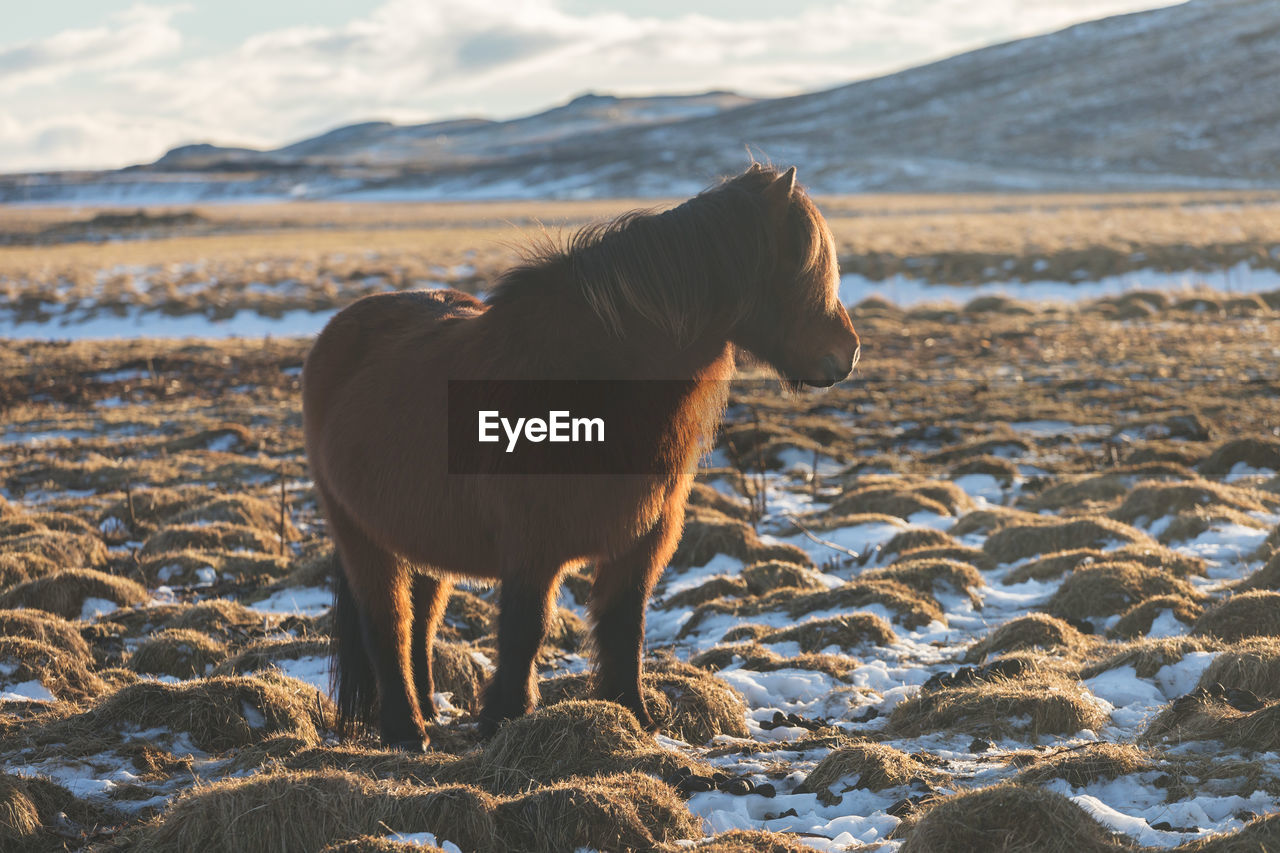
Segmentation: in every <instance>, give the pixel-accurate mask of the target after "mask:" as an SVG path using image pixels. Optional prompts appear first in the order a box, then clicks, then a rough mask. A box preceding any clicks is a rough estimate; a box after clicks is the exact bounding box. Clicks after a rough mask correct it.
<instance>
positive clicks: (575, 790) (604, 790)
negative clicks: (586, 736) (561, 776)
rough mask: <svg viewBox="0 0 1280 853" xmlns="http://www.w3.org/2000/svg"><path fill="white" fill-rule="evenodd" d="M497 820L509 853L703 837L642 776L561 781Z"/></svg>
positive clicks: (662, 788) (675, 803)
mask: <svg viewBox="0 0 1280 853" xmlns="http://www.w3.org/2000/svg"><path fill="white" fill-rule="evenodd" d="M495 818H496V820H497V824H498V835H499V837H500V838H502V839H503V840H504V843H505V844H507V845H510V846H508V847H506V848H505V849H508V850H524V851H530V853H559V851H565V850H580V849H583V848H586V849H592V850H654V849H656V848H657V847H658V846H659V845H660V844H664V843H668V842H673V841H676V840H677V839H692V838H697V837H699V836H700V835H701V834H702V822H701V821H700V820H698V819H697V818H695V817H694V816H693V815H692V814H690V813H689V809H688V807H687V806H686V805H685V804H684V802H683V801H681V799H680V798H679V797H678V796H677V795H676V793H675V791H674V790H672V789H671V788H670V787H669V786H667V785H664V784H663V783H661V782H659V781H658V780H656V779H654V778H652V777H650V776H645V775H644V774H642V773H624V774H618V775H611V776H604V777H593V778H591V779H568V780H565V781H563V782H557V783H554V784H551V785H548V786H547V787H544V788H539V789H537V790H535V791H532V792H531V793H528V794H525V795H524V796H523V797H520V798H519V799H515V800H507V801H505V802H502V803H500V804H499V805H498V807H497V810H496V812H495ZM437 837H438V836H437Z"/></svg>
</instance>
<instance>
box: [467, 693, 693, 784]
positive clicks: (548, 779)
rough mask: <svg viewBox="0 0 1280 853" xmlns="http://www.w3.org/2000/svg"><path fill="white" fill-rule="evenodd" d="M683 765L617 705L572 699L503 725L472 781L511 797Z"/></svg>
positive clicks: (661, 771)
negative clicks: (563, 783) (577, 779)
mask: <svg viewBox="0 0 1280 853" xmlns="http://www.w3.org/2000/svg"><path fill="white" fill-rule="evenodd" d="M687 763H688V761H687V760H686V759H685V758H684V756H682V755H681V754H679V753H676V752H670V751H668V750H665V749H661V748H660V747H658V746H657V745H656V744H655V743H654V741H653V738H652V737H651V736H650V735H648V734H646V733H645V732H644V731H643V730H642V729H641V728H640V724H639V723H637V722H636V718H635V717H634V716H633V715H632V713H631V712H630V711H628V710H626V709H625V708H623V707H622V706H621V705H618V704H615V703H613V702H598V701H581V700H572V701H567V702H560V703H558V704H556V705H551V706H548V707H544V708H539V709H537V710H535V711H534V712H533V713H531V714H527V715H525V716H523V717H520V718H518V719H515V720H510V721H508V722H506V723H504V724H503V725H502V726H501V727H500V728H499V729H498V733H497V734H496V735H494V737H493V740H491V741H490V742H489V744H488V745H487V746H486V747H485V748H484V751H483V753H482V754H481V756H480V760H479V766H478V767H477V768H476V776H475V781H476V782H477V783H478V784H480V785H481V786H483V787H484V788H485V789H487V790H490V791H494V792H495V793H502V794H515V793H519V792H521V791H525V790H527V789H528V788H529V787H530V786H532V785H550V784H554V783H555V782H557V781H558V780H560V779H564V778H567V777H570V776H583V777H589V776H603V775H608V774H611V773H625V772H628V771H631V770H639V771H641V772H654V773H657V774H658V775H662V776H666V775H667V774H669V773H671V772H672V771H674V770H675V769H677V768H679V767H682V766H685V765H686V764H687Z"/></svg>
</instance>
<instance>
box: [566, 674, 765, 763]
mask: <svg viewBox="0 0 1280 853" xmlns="http://www.w3.org/2000/svg"><path fill="white" fill-rule="evenodd" d="M644 688H645V701H646V702H647V703H648V706H649V713H650V715H652V716H653V719H654V720H655V721H656V722H657V723H658V726H659V728H660V729H661V731H662V732H663V733H664V734H666V735H668V736H670V737H674V738H678V739H680V740H683V741H685V742H687V743H691V744H702V743H706V742H707V741H709V740H711V738H713V737H715V736H716V735H720V734H726V735H731V736H733V737H747V736H748V732H747V725H746V716H747V709H746V706H745V705H743V703H742V697H741V696H739V695H738V693H737V691H735V690H734V689H733V688H731V687H730V686H729V685H727V684H725V683H724V682H723V681H721V680H720V679H718V678H716V677H715V676H714V675H711V674H709V673H708V672H707V671H706V670H705V669H703V668H700V667H698V666H696V665H692V664H684V663H679V662H678V661H674V660H671V661H659V662H658V663H657V664H656V665H654V664H650V665H649V666H648V667H646V669H645V673H644ZM592 695H593V694H592V684H591V680H590V679H589V678H588V677H587V676H586V675H565V676H560V677H559V678H552V679H548V680H546V681H544V682H543V683H542V698H543V702H544V703H545V704H546V705H548V706H554V705H555V704H556V703H559V702H563V701H566V700H585V699H588V698H590V697H591V696H592Z"/></svg>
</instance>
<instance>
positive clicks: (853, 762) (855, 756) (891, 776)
mask: <svg viewBox="0 0 1280 853" xmlns="http://www.w3.org/2000/svg"><path fill="white" fill-rule="evenodd" d="M851 777H852V778H851ZM916 778H919V779H924V780H933V781H936V780H938V779H939V778H941V774H939V773H938V772H937V770H935V769H934V768H932V767H930V766H928V765H927V764H923V763H921V762H920V761H917V760H916V759H915V758H912V757H911V756H910V755H907V754H906V753H905V752H902V751H901V750H898V749H894V748H893V747H892V746H889V745H888V744H883V743H855V744H853V745H852V746H845V747H841V748H839V749H835V750H832V751H831V752H830V753H828V754H827V756H826V757H825V758H823V759H822V760H821V761H819V762H818V766H817V767H815V768H813V770H812V771H810V773H809V775H808V776H806V777H805V780H804V782H802V783H801V785H800V787H799V788H797V789H796V792H797V793H808V792H812V793H814V794H817V795H818V800H819V802H821V803H822V804H823V805H826V806H834V805H837V804H838V803H839V802H840V801H841V800H842V799H844V797H843V796H842V795H843V793H844V792H845V791H852V790H858V789H862V788H866V789H869V790H872V791H883V790H884V789H885V788H896V787H898V786H899V785H905V784H907V783H908V782H910V781H911V780H912V779H916ZM844 780H848V782H847V783H846V784H844V785H843V786H842V789H841V790H840V791H839V792H834V791H832V790H831V787H832V786H833V785H836V784H837V783H840V782H842V781H844Z"/></svg>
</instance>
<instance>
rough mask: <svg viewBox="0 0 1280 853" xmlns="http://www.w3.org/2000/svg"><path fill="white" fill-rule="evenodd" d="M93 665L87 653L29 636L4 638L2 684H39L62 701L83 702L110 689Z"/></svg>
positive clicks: (0, 650) (0, 655) (0, 656)
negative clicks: (33, 682)
mask: <svg viewBox="0 0 1280 853" xmlns="http://www.w3.org/2000/svg"><path fill="white" fill-rule="evenodd" d="M92 665H93V659H92V657H90V655H89V654H88V653H87V652H69V651H67V650H66V649H65V648H59V647H57V646H54V645H51V644H49V643H45V642H41V641H40V640H33V639H29V638H27V637H10V636H0V685H4V684H21V683H22V682H25V681H38V682H40V684H42V685H44V687H45V689H46V690H48V691H49V692H50V693H52V694H53V695H54V696H55V697H57V698H58V699H63V700H67V701H70V702H80V701H83V700H85V699H88V698H90V697H93V696H96V695H98V694H99V693H101V692H102V691H103V690H105V689H106V684H104V683H103V681H102V679H101V678H99V677H98V676H97V675H96V674H94V672H93V671H92V668H91V667H92Z"/></svg>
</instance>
